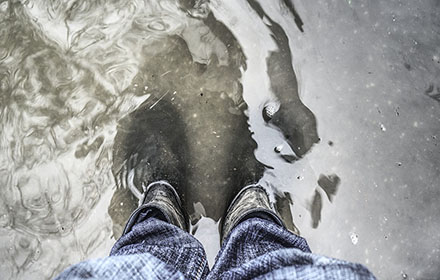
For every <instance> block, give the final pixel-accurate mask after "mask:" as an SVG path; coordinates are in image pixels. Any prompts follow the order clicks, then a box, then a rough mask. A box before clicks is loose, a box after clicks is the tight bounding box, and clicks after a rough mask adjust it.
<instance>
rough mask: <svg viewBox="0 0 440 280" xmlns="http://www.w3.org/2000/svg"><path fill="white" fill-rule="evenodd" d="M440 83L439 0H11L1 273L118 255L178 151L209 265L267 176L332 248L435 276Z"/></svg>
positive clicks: (315, 247)
mask: <svg viewBox="0 0 440 280" xmlns="http://www.w3.org/2000/svg"><path fill="white" fill-rule="evenodd" d="M439 80H440V2H439V1H435V0H430V1H411V2H410V3H405V2H401V1H378V0H375V1H354V0H338V1H300V0H295V1H287V0H286V1H281V0H279V1H256V0H248V1H245V0H242V1H237V0H233V1H232V0H231V1H229V0H227V1H210V2H205V1H196V3H193V1H180V2H178V1H126V0H124V1H123V0H118V1H116V0H115V1H90V2H89V1H1V0H0V125H1V128H0V185H1V188H2V189H1V196H0V226H1V227H0V241H1V242H0V244H1V245H0V259H1V262H0V278H2V279H10V278H19V279H27V278H35V279H49V278H51V277H53V276H55V275H56V274H57V273H59V272H60V271H61V270H63V269H64V268H65V267H67V266H69V265H70V264H73V263H76V262H79V261H81V260H84V259H87V258H92V257H103V256H106V255H107V254H108V252H109V249H110V248H111V246H112V244H113V243H114V241H115V238H117V237H118V236H119V235H120V233H121V228H122V226H123V225H124V222H125V220H126V219H127V217H128V215H129V213H130V211H131V210H132V209H134V208H135V207H136V203H137V199H136V196H138V195H139V184H140V182H141V181H142V180H143V179H151V177H152V176H153V175H151V174H155V173H154V172H155V171H154V170H152V169H150V168H147V167H145V166H146V165H145V164H144V163H145V159H146V158H148V157H150V158H155V159H156V160H157V158H158V157H154V155H156V154H157V153H158V151H173V153H166V155H167V156H164V157H160V158H161V160H162V161H165V162H166V163H170V166H171V165H172V166H174V167H175V168H176V170H179V171H181V173H182V174H181V175H182V176H181V178H179V179H178V181H179V182H181V187H185V188H186V190H185V194H184V196H185V203H186V206H187V208H188V210H189V212H190V214H191V220H192V224H193V226H192V232H193V233H194V234H195V235H196V236H197V237H198V238H199V239H200V240H201V241H202V242H203V243H204V244H205V247H206V248H207V252H208V255H209V258H210V261H211V265H212V259H213V257H214V256H215V253H216V250H218V246H219V245H218V233H217V223H218V221H219V219H220V218H221V217H222V215H223V212H224V210H225V208H226V207H227V202H228V200H229V199H230V197H232V196H233V194H234V193H236V192H237V191H238V190H239V189H240V188H241V187H243V186H244V185H246V184H248V183H255V182H257V181H259V182H260V184H262V185H264V186H266V187H267V188H268V190H270V192H271V194H272V199H273V200H274V202H276V203H277V207H278V210H279V211H280V212H281V214H282V216H283V218H284V219H285V221H286V223H287V224H288V225H290V226H291V225H292V222H293V223H295V224H296V225H297V226H298V227H299V228H300V230H301V234H302V235H303V236H304V237H305V238H306V239H307V240H308V242H309V244H310V246H311V248H312V251H314V252H315V253H319V254H324V255H328V256H333V257H337V258H342V259H347V260H350V261H355V262H360V263H363V264H365V265H366V266H367V267H368V268H370V269H371V270H372V271H373V273H375V274H376V275H377V276H378V278H380V279H436V278H438V277H439V275H440V270H439V267H440V266H439V265H440V247H439V244H440V220H439V219H438V213H439V206H437V205H438V203H437V201H438V199H439V198H440V149H439V143H440V140H439V139H440V84H439V82H438V81H439ZM175 153H178V154H179V155H180V156H182V157H183V158H185V160H184V161H183V162H179V161H177V160H176V157H175V156H174V154H175ZM161 154H162V155H163V153H161ZM143 160H144V161H143ZM156 162H157V163H158V164H159V163H160V164H162V162H160V160H158V161H156ZM141 167H142V168H141ZM172 179H174V178H172ZM42 268H44V269H42Z"/></svg>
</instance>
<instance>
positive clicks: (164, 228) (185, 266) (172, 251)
mask: <svg viewBox="0 0 440 280" xmlns="http://www.w3.org/2000/svg"><path fill="white" fill-rule="evenodd" d="M153 211H157V210H153ZM142 253H150V254H151V255H153V256H155V257H156V258H158V259H160V260H161V261H163V262H165V263H166V264H168V267H169V268H170V269H175V270H178V271H180V272H181V273H182V274H183V275H184V276H185V278H187V279H203V278H205V277H206V275H207V274H208V272H209V267H208V262H207V259H206V253H205V250H204V249H203V246H202V244H201V243H200V242H199V241H198V240H197V239H195V238H194V237H193V236H191V235H190V234H189V233H187V232H185V231H183V230H181V229H180V228H178V227H176V226H174V225H172V224H170V223H168V222H165V221H163V220H160V219H158V218H157V217H156V215H148V217H146V218H144V219H141V220H139V221H138V222H137V223H136V224H135V225H134V226H133V227H132V229H131V231H129V232H128V233H126V234H124V235H123V236H121V238H120V239H119V240H118V241H117V242H116V243H115V245H114V246H113V248H112V250H111V253H110V255H111V256H120V255H133V254H142Z"/></svg>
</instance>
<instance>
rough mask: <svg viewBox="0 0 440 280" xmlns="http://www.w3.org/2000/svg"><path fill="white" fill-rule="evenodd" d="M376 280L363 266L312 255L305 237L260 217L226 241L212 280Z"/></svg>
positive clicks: (250, 219)
mask: <svg viewBox="0 0 440 280" xmlns="http://www.w3.org/2000/svg"><path fill="white" fill-rule="evenodd" d="M253 278H264V279H375V278H374V276H373V275H372V274H371V273H370V272H369V271H368V270H367V269H366V268H365V267H363V266H362V265H360V264H354V263H349V262H346V261H341V260H337V259H332V258H328V257H324V256H319V255H315V254H312V253H311V251H310V248H309V246H308V245H307V242H306V240H305V239H304V238H302V237H299V236H297V235H295V234H293V233H291V232H290V231H288V230H286V229H285V228H283V227H281V226H279V225H278V224H276V223H274V222H273V221H270V220H269V219H263V218H258V217H253V218H248V219H246V220H244V221H243V222H241V223H240V224H238V225H237V226H236V227H235V228H234V229H233V230H232V231H231V233H230V234H229V236H228V237H227V238H226V239H225V241H224V243H223V245H222V248H221V250H220V252H219V254H218V255H217V259H216V263H215V264H214V267H213V269H212V270H211V273H210V274H209V275H208V279H253Z"/></svg>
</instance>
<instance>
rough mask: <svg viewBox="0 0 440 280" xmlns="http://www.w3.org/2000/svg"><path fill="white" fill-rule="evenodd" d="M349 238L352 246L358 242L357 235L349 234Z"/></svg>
mask: <svg viewBox="0 0 440 280" xmlns="http://www.w3.org/2000/svg"><path fill="white" fill-rule="evenodd" d="M350 238H351V243H353V245H356V244H357V243H358V241H359V235H357V234H356V233H355V232H351V233H350Z"/></svg>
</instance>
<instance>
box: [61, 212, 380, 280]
mask: <svg viewBox="0 0 440 280" xmlns="http://www.w3.org/2000/svg"><path fill="white" fill-rule="evenodd" d="M150 214H151V213H150ZM150 214H148V215H144V216H143V218H142V219H141V220H139V221H138V223H137V224H135V225H134V227H133V228H132V230H131V231H130V232H128V233H127V234H125V235H123V236H122V237H121V238H120V239H119V240H118V241H117V242H116V244H115V245H114V247H113V248H112V250H111V253H110V256H109V257H106V258H102V259H97V260H89V261H84V262H81V263H79V264H76V265H74V266H71V267H69V268H68V269H66V270H65V271H64V272H63V273H61V274H60V275H59V276H58V277H57V279H118V280H122V279H349V280H351V279H375V278H374V276H373V275H372V274H371V273H370V272H369V271H368V270H367V269H366V268H365V267H364V266H362V265H360V264H355V263H350V262H346V261H341V260H337V259H333V258H328V257H324V256H319V255H315V254H312V253H311V252H310V248H309V246H308V245H307V242H306V241H305V239H304V238H302V237H299V236H297V235H295V234H292V233H291V232H289V231H288V230H286V229H285V228H283V227H281V226H279V225H277V224H276V223H274V222H272V221H270V220H267V219H263V218H257V217H253V218H249V219H247V220H244V221H243V222H241V223H240V224H239V225H238V226H236V227H235V228H234V229H233V230H232V232H231V233H230V235H229V236H228V237H227V238H226V240H225V242H224V244H223V246H222V248H221V250H220V252H219V254H218V255H217V258H216V262H215V264H214V267H213V268H212V270H211V271H209V268H208V262H207V259H206V254H205V251H204V249H203V247H202V244H201V243H200V242H199V241H198V240H197V239H195V238H194V237H193V236H192V235H190V234H188V233H186V232H184V231H183V230H181V229H180V228H177V227H175V226H173V225H171V224H169V223H167V222H165V221H162V220H160V219H159V217H160V216H159V215H157V213H153V214H152V215H150Z"/></svg>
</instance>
